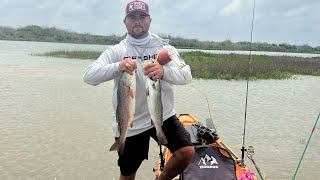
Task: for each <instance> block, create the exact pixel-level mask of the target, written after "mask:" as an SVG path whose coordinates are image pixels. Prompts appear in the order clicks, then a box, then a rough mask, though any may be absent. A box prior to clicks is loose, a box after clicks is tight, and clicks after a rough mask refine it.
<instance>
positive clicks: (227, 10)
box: [219, 0, 241, 16]
mask: <svg viewBox="0 0 320 180" xmlns="http://www.w3.org/2000/svg"><path fill="white" fill-rule="evenodd" d="M240 7H241V3H240V0H232V1H231V3H230V4H228V5H226V6H225V7H223V8H222V9H221V10H220V11H219V15H221V16H230V15H232V14H234V13H235V12H237V11H238V10H239V8H240Z"/></svg>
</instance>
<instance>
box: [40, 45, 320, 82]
mask: <svg viewBox="0 0 320 180" xmlns="http://www.w3.org/2000/svg"><path fill="white" fill-rule="evenodd" d="M100 54H101V52H92V51H88V52H87V51H53V52H47V53H43V54H34V55H38V56H53V57H62V58H76V59H92V60H95V59H97V58H98V57H99V56H100ZM180 55H181V57H182V58H183V59H184V60H185V61H186V63H187V64H188V65H190V67H191V70H192V75H193V77H194V78H202V79H227V80H231V79H235V80H241V79H247V78H248V76H249V69H251V73H250V74H251V76H250V78H251V79H286V78H292V77H293V76H294V75H312V76H320V58H319V57H317V58H301V57H288V56H265V55H253V56H252V59H251V60H249V59H250V56H249V55H239V54H211V53H204V52H200V51H195V52H183V53H180Z"/></svg>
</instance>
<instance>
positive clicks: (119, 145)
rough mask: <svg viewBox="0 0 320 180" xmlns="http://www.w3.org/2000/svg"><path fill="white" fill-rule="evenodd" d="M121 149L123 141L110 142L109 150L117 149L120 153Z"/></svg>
mask: <svg viewBox="0 0 320 180" xmlns="http://www.w3.org/2000/svg"><path fill="white" fill-rule="evenodd" d="M123 150H124V143H120V142H115V143H113V144H112V146H111V147H110V150H109V151H118V152H119V153H120V154H121V155H122V154H123Z"/></svg>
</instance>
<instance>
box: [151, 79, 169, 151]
mask: <svg viewBox="0 0 320 180" xmlns="http://www.w3.org/2000/svg"><path fill="white" fill-rule="evenodd" d="M146 91H147V103H148V108H149V112H150V115H151V122H152V124H153V125H154V126H155V128H156V133H157V140H158V145H163V144H167V143H168V141H167V138H166V136H165V134H164V132H163V131H162V125H163V105H162V101H161V81H160V80H159V79H157V80H155V81H153V80H151V79H149V78H147V81H146Z"/></svg>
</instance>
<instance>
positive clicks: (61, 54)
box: [32, 50, 101, 59]
mask: <svg viewBox="0 0 320 180" xmlns="http://www.w3.org/2000/svg"><path fill="white" fill-rule="evenodd" d="M100 54H101V52H96V51H66V50H61V51H50V52H45V53H37V54H32V55H33V56H50V57H57V58H69V59H97V58H98V57H99V56H100Z"/></svg>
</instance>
